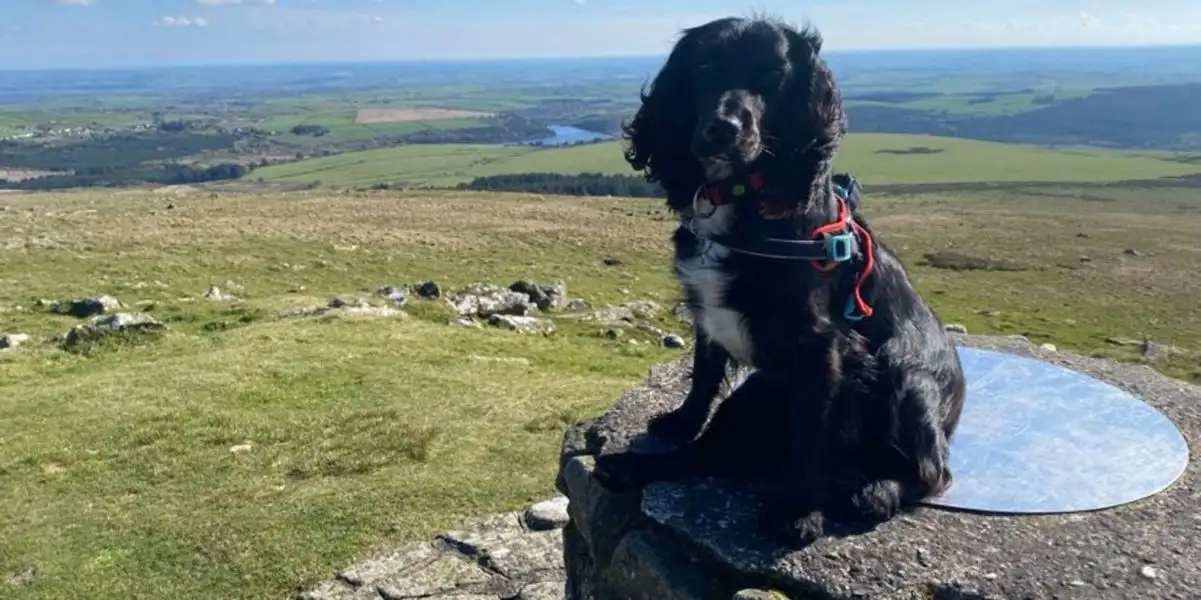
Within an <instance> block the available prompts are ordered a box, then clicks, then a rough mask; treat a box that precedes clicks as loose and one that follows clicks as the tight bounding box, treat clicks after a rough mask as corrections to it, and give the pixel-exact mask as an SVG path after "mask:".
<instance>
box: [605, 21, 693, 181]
mask: <svg viewBox="0 0 1201 600" xmlns="http://www.w3.org/2000/svg"><path fill="white" fill-rule="evenodd" d="M691 46H692V44H690V41H689V40H688V39H687V36H685V38H684V39H681V40H680V41H679V42H678V43H677V44H676V47H675V48H674V49H673V50H672V52H671V54H670V55H669V56H668V59H667V62H666V63H665V64H664V65H663V68H662V69H660V71H659V73H658V74H657V75H656V76H655V79H654V81H653V82H652V83H651V84H650V86H649V91H648V90H647V89H645V88H644V89H643V90H642V92H641V100H642V105H641V106H640V107H639V108H638V112H637V113H635V114H634V117H633V119H631V120H630V121H629V122H628V123H624V124H623V125H622V133H623V134H624V137H625V139H626V141H627V142H629V145H628V146H627V147H626V149H625V159H626V162H628V163H629V164H630V166H631V167H633V168H634V170H636V171H644V172H645V174H646V178H647V181H650V182H659V183H660V184H662V185H663V187H664V188H667V189H668V190H669V191H671V190H672V188H677V187H680V188H682V187H688V186H689V185H691V181H690V179H691V178H690V175H689V172H688V169H689V168H690V167H693V166H694V165H691V163H690V161H691V155H690V154H689V142H690V140H691V139H692V127H693V122H694V121H695V114H694V113H695V101H694V100H693V98H692V97H691V95H690V94H691V90H692V64H691V61H690V60H689V58H688V57H689V55H690V54H691V52H690V51H691Z"/></svg>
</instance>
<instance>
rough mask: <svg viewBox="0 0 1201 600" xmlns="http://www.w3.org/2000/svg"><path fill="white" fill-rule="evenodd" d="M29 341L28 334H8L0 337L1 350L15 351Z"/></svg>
mask: <svg viewBox="0 0 1201 600" xmlns="http://www.w3.org/2000/svg"><path fill="white" fill-rule="evenodd" d="M28 341H29V334H27V333H6V334H4V335H0V350H15V349H17V348H20V347H21V345H22V344H24V343H25V342H28Z"/></svg>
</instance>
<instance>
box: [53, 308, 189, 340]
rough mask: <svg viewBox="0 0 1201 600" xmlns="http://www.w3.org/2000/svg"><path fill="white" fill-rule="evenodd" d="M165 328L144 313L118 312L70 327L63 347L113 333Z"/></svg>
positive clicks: (64, 338)
mask: <svg viewBox="0 0 1201 600" xmlns="http://www.w3.org/2000/svg"><path fill="white" fill-rule="evenodd" d="M166 328H167V326H166V325H164V324H162V323H161V322H159V320H158V319H156V318H154V317H152V316H150V315H149V314H146V313H128V312H119V313H113V314H109V315H99V316H96V317H93V318H92V319H91V320H90V321H88V322H87V323H83V324H81V325H76V326H74V327H72V328H71V329H70V330H69V331H67V333H65V334H63V336H62V343H63V345H65V346H72V345H75V344H80V343H83V342H90V341H95V340H98V339H100V338H103V337H105V336H108V335H112V334H115V333H129V332H151V331H161V330H163V329H166Z"/></svg>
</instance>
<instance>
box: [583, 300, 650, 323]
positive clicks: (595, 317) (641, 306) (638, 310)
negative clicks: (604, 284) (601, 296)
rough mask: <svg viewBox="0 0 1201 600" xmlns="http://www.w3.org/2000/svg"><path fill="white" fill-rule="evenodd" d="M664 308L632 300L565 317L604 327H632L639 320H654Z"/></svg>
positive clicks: (643, 301) (644, 301)
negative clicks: (591, 322) (596, 323)
mask: <svg viewBox="0 0 1201 600" xmlns="http://www.w3.org/2000/svg"><path fill="white" fill-rule="evenodd" d="M660 311H662V308H660V306H659V305H658V304H656V303H655V302H654V301H651V300H631V301H629V302H623V303H621V304H618V305H616V306H613V305H610V306H602V307H600V308H597V309H593V310H591V311H588V312H583V313H574V314H568V315H564V316H566V317H570V318H575V319H581V320H584V321H596V322H598V323H600V324H602V325H632V324H634V323H636V322H637V321H638V319H654V318H655V317H657V316H659V312H660Z"/></svg>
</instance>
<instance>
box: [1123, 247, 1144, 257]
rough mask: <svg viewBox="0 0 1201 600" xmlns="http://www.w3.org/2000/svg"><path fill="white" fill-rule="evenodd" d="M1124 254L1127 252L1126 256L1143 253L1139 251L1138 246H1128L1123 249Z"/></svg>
mask: <svg viewBox="0 0 1201 600" xmlns="http://www.w3.org/2000/svg"><path fill="white" fill-rule="evenodd" d="M1122 254H1125V255H1126V256H1142V255H1143V253H1142V252H1139V251H1138V249H1137V248H1127V249H1125V250H1123V251H1122Z"/></svg>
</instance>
